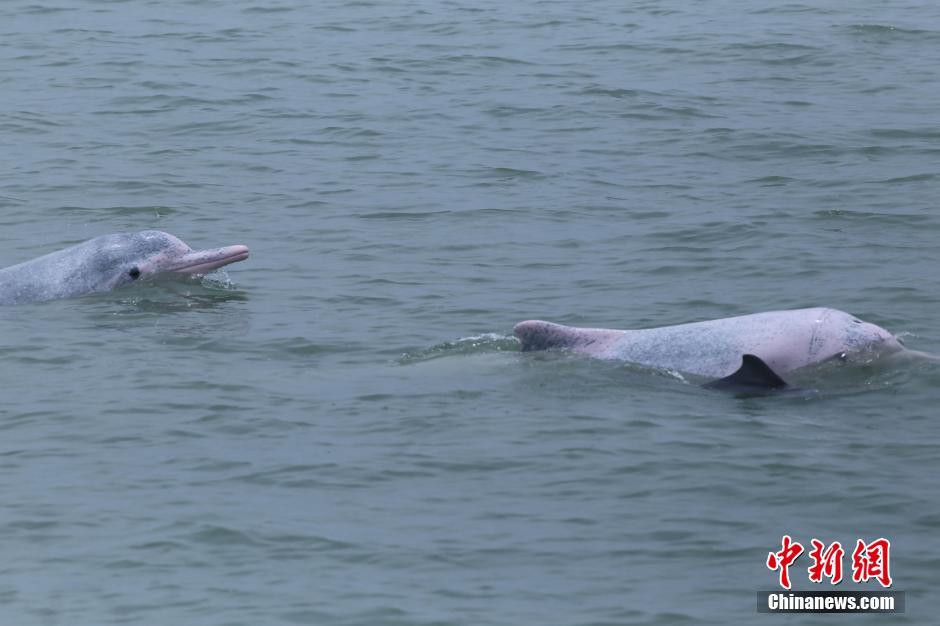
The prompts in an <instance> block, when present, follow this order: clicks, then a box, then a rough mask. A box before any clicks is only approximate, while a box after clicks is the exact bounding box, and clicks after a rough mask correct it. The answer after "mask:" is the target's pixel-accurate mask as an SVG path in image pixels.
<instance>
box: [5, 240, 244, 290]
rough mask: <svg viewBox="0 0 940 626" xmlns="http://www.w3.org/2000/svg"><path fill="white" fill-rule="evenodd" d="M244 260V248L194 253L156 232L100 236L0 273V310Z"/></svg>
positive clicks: (200, 272) (190, 249)
mask: <svg viewBox="0 0 940 626" xmlns="http://www.w3.org/2000/svg"><path fill="white" fill-rule="evenodd" d="M247 258H248V248H247V247H246V246H242V245H236V246H227V247H224V248H216V249H213V250H193V249H192V248H190V247H189V246H187V245H186V244H185V243H183V242H182V241H181V240H179V239H177V238H176V237H174V236H173V235H171V234H169V233H164V232H162V231H159V230H145V231H141V232H139V233H116V234H113V235H102V236H100V237H95V238H94V239H89V240H88V241H86V242H84V243H80V244H78V245H76V246H72V247H71V248H65V249H64V250H59V251H58V252H53V253H51V254H47V255H45V256H41V257H39V258H36V259H33V260H32V261H26V262H25V263H20V264H19V265H11V266H10V267H6V268H3V269H0V305H6V304H22V303H24V302H35V301H39V300H53V299H56V298H71V297H74V296H82V295H85V294H89V293H94V292H101V291H109V290H111V289H115V288H116V287H121V286H122V285H126V284H127V283H131V282H134V281H135V280H138V279H139V278H141V277H144V276H150V275H154V274H160V273H178V274H205V273H206V272H210V271H212V270H214V269H216V268H219V267H222V266H223V265H228V264H229V263H234V262H236V261H242V260H244V259H247Z"/></svg>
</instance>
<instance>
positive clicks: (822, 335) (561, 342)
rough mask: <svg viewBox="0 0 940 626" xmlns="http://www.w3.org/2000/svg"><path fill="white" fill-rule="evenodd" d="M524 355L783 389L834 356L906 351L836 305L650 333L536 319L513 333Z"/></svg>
mask: <svg viewBox="0 0 940 626" xmlns="http://www.w3.org/2000/svg"><path fill="white" fill-rule="evenodd" d="M513 331H514V332H515V335H516V337H518V338H519V340H520V342H521V343H522V350H523V351H530V350H545V349H549V348H566V349H569V350H571V351H572V352H576V353H579V354H585V355H588V356H592V357H595V358H599V359H610V360H620V361H626V362H629V363H633V364H636V365H641V366H645V367H651V368H655V369H661V370H669V371H676V372H682V373H687V374H694V375H698V376H703V377H707V378H712V379H715V381H713V382H712V383H710V384H709V385H708V386H714V387H723V386H725V385H724V384H723V383H727V386H728V387H729V388H731V387H734V386H738V387H754V388H760V387H764V388H769V389H776V388H782V387H784V386H786V383H785V382H784V380H783V379H782V378H781V377H782V376H785V375H787V374H789V373H790V372H793V371H794V370H798V369H800V368H802V367H807V366H810V365H815V364H817V363H822V362H824V361H827V360H829V359H834V358H835V359H840V360H853V359H856V358H865V359H867V358H874V357H875V356H880V355H883V354H890V353H893V352H898V351H901V350H904V347H903V345H902V344H901V342H900V341H899V340H898V338H897V337H895V336H894V335H892V334H891V333H889V332H888V331H886V330H885V329H883V328H881V327H879V326H876V325H874V324H870V323H868V322H863V321H862V320H860V319H858V318H856V317H855V316H853V315H850V314H848V313H845V312H843V311H838V310H836V309H829V308H813V309H797V310H792V311H769V312H766V313H754V314H752V315H741V316H739V317H729V318H725V319H718V320H710V321H706V322H694V323H691V324H679V325H676V326H663V327H660V328H647V329H643V330H609V329H603V328H575V327H572V326H562V325H561V324H553V323H551V322H543V321H540V320H531V321H527V322H521V323H519V324H517V325H516V327H515V328H514V329H513Z"/></svg>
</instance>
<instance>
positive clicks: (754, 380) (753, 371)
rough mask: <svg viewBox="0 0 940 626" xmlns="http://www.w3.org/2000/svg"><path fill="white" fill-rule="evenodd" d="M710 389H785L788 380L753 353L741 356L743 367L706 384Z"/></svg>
mask: <svg viewBox="0 0 940 626" xmlns="http://www.w3.org/2000/svg"><path fill="white" fill-rule="evenodd" d="M705 387H708V388H709V389H722V390H726V391H747V390H760V389H768V390H769V389H784V388H786V387H787V382H786V381H785V380H783V379H782V378H780V377H779V376H778V375H777V373H776V372H775V371H773V370H772V369H770V366H769V365H767V364H766V363H764V362H763V361H762V360H760V358H758V357H756V356H754V355H753V354H745V355H744V356H742V357H741V367H739V368H738V369H737V371H735V372H734V373H733V374H731V375H730V376H725V377H724V378H719V379H718V380H713V381H712V382H710V383H708V384H706V385H705Z"/></svg>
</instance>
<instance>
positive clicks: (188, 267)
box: [168, 244, 248, 274]
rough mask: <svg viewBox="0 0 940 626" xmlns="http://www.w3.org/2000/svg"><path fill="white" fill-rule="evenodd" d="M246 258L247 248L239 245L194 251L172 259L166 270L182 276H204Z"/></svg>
mask: <svg viewBox="0 0 940 626" xmlns="http://www.w3.org/2000/svg"><path fill="white" fill-rule="evenodd" d="M247 258H248V246H245V245H241V244H238V245H234V246H225V247H224V248H215V249H213V250H194V251H190V252H187V253H185V254H183V255H181V256H180V257H179V258H177V259H174V260H173V261H172V262H171V263H170V267H169V268H168V270H169V271H171V272H179V273H182V274H205V273H207V272H211V271H212V270H216V269H219V268H220V267H224V266H226V265H229V264H230V263H236V262H238V261H244V260H245V259H247Z"/></svg>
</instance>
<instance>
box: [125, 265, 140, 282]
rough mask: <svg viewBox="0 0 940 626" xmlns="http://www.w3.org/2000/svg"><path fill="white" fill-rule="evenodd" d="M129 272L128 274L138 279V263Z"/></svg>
mask: <svg viewBox="0 0 940 626" xmlns="http://www.w3.org/2000/svg"><path fill="white" fill-rule="evenodd" d="M127 274H128V276H130V277H131V278H133V279H134V280H137V279H138V278H140V270H139V269H137V266H136V265H135V266H134V267H132V268H131V269H130V271H129V272H128V273H127Z"/></svg>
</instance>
